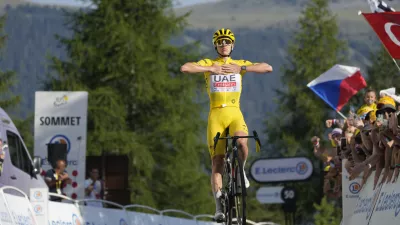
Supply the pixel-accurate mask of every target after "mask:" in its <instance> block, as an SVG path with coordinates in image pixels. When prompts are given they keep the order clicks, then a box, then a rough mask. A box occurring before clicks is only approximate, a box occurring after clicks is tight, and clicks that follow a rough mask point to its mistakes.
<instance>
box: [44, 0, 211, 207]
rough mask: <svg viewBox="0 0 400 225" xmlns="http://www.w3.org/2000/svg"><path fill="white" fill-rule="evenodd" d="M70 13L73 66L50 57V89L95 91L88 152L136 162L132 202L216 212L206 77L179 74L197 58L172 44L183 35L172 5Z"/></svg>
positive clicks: (106, 5) (102, 6)
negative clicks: (204, 104) (207, 168)
mask: <svg viewBox="0 0 400 225" xmlns="http://www.w3.org/2000/svg"><path fill="white" fill-rule="evenodd" d="M93 2H94V4H95V5H97V8H96V9H94V10H90V11H86V12H85V11H75V12H71V13H70V14H69V19H70V23H69V26H70V29H72V30H73V31H74V34H73V36H72V37H71V38H65V37H60V41H61V43H62V44H63V45H64V47H65V48H66V50H67V53H68V57H69V60H61V59H59V58H58V57H52V70H53V71H54V73H52V74H50V80H49V81H48V82H47V83H46V87H47V88H48V89H51V90H86V91H89V114H88V115H89V117H88V121H89V122H88V137H89V138H88V154H91V155H96V154H100V153H101V152H102V151H104V152H108V154H126V155H128V156H129V157H130V162H131V165H130V178H129V182H130V184H131V185H130V186H131V201H132V202H133V203H135V204H144V205H150V206H153V207H157V208H160V209H163V208H176V207H178V208H179V209H182V210H185V211H187V212H191V213H212V211H213V210H211V211H210V209H213V206H214V203H213V199H212V197H211V195H210V192H211V187H210V184H209V177H208V176H207V175H206V174H205V173H204V172H202V167H201V162H202V160H201V156H202V155H203V152H204V151H206V149H207V148H206V147H205V146H204V144H203V143H202V142H201V139H200V138H199V137H198V136H199V135H200V134H201V133H200V131H203V132H204V131H205V126H204V125H205V123H204V121H202V120H200V119H196V120H194V119H193V118H200V113H201V112H202V110H201V108H200V105H198V104H196V103H195V102H194V100H195V98H196V96H195V93H196V91H197V87H198V84H199V82H203V81H201V80H199V79H198V78H200V76H186V75H185V76H184V75H183V74H181V73H180V71H179V68H180V65H182V64H183V63H184V62H186V61H189V60H195V58H194V56H195V54H194V53H195V52H194V51H191V50H190V49H188V48H187V46H182V47H174V46H171V45H170V44H169V43H168V40H170V39H171V37H172V35H176V34H178V33H179V32H181V30H182V29H183V25H184V24H185V16H183V17H176V16H175V15H174V14H173V12H172V11H171V10H170V6H171V3H170V1H165V0H157V1H146V0H139V1H119V0H110V1H93Z"/></svg>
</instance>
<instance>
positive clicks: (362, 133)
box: [311, 88, 400, 198]
mask: <svg viewBox="0 0 400 225" xmlns="http://www.w3.org/2000/svg"><path fill="white" fill-rule="evenodd" d="M394 92H395V89H394V88H390V89H387V90H382V91H380V93H379V96H377V93H376V92H375V91H374V90H367V91H366V93H365V95H364V105H362V106H361V107H359V108H358V110H356V111H355V110H354V111H352V110H350V112H349V115H348V117H347V118H346V119H328V120H327V121H326V122H325V125H326V127H327V128H329V129H330V130H331V131H330V132H329V134H328V139H329V141H330V144H325V145H323V144H322V141H321V143H320V140H321V139H320V137H317V136H314V137H312V138H311V142H312V143H313V145H314V155H315V156H316V157H318V158H319V159H321V160H322V161H323V163H324V174H325V176H324V187H323V190H324V193H325V195H327V196H329V197H333V198H340V197H341V195H342V192H341V187H342V184H341V183H342V163H344V168H345V170H346V171H347V172H348V174H349V179H350V180H353V179H355V178H356V177H358V176H362V182H361V184H360V185H361V187H360V188H362V187H363V185H364V184H365V183H366V181H367V179H374V189H375V187H376V186H377V185H378V182H379V184H383V183H384V182H387V183H389V182H393V183H394V182H396V181H397V178H398V176H399V169H400V151H399V150H400V127H399V125H400V124H399V121H400V118H399V115H400V110H398V109H397V108H396V102H398V103H400V100H399V97H398V96H396V95H395V93H394ZM373 170H375V171H376V173H375V177H373V178H372V177H371V178H370V175H371V173H372V171H373Z"/></svg>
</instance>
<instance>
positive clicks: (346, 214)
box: [342, 159, 373, 225]
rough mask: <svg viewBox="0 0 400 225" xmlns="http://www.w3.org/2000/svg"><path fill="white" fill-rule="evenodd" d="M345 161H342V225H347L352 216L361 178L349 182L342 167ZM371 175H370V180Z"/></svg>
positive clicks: (360, 176)
mask: <svg viewBox="0 0 400 225" xmlns="http://www.w3.org/2000/svg"><path fill="white" fill-rule="evenodd" d="M346 162H347V159H343V161H342V199H343V200H342V205H343V207H342V210H343V221H342V223H343V225H347V224H349V220H350V218H351V216H352V214H353V211H354V210H353V209H354V207H355V206H356V204H357V201H358V195H359V193H360V191H361V182H362V176H363V173H361V175H359V176H358V177H357V178H356V179H354V180H352V181H350V180H349V176H350V175H349V173H348V172H347V170H346V169H345V167H344V165H346ZM371 176H372V174H371V175H370V179H373V178H371Z"/></svg>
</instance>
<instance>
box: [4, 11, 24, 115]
mask: <svg viewBox="0 0 400 225" xmlns="http://www.w3.org/2000/svg"><path fill="white" fill-rule="evenodd" d="M5 21H6V16H2V17H0V30H1V31H3V27H4V24H5ZM6 39H7V36H5V35H3V34H0V49H2V48H3V47H4V45H5V42H6ZM16 82H17V80H16V76H15V73H14V72H12V71H0V93H1V97H0V107H1V108H3V109H5V110H7V109H15V107H16V106H18V104H19V103H20V101H21V97H20V96H16V95H14V94H13V93H12V91H11V90H12V87H14V85H15V84H16Z"/></svg>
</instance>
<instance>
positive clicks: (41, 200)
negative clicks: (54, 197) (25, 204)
mask: <svg viewBox="0 0 400 225" xmlns="http://www.w3.org/2000/svg"><path fill="white" fill-rule="evenodd" d="M48 192H49V189H48V188H31V189H30V198H29V199H30V201H31V204H32V208H33V212H34V213H35V218H36V222H37V223H38V224H46V221H47V211H48V209H47V203H48V201H49V200H48V199H49V195H48Z"/></svg>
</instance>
